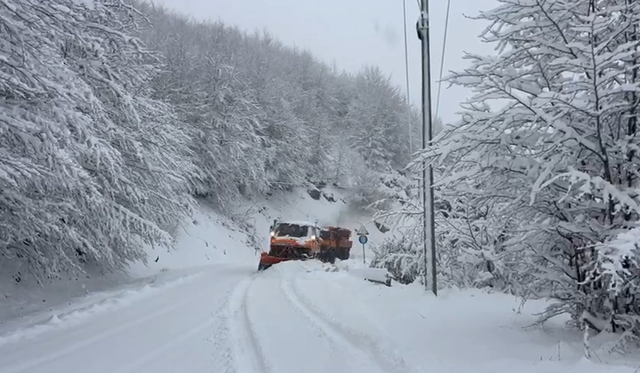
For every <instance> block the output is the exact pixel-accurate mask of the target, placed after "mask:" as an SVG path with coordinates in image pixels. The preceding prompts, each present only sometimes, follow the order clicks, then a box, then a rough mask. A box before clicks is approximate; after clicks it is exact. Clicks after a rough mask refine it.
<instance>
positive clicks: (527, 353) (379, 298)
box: [0, 261, 634, 373]
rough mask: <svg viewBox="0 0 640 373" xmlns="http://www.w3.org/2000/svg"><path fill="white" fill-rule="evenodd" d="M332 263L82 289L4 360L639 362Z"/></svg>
mask: <svg viewBox="0 0 640 373" xmlns="http://www.w3.org/2000/svg"><path fill="white" fill-rule="evenodd" d="M352 264H353V263H352ZM330 268H331V267H330V266H328V265H323V264H321V263H317V262H313V261H310V262H289V263H282V264H280V265H277V266H274V267H272V268H270V269H269V270H267V271H264V272H261V273H256V271H255V267H254V266H231V265H226V266H220V265H217V266H210V267H202V268H198V269H191V270H185V271H182V272H181V273H179V275H176V274H175V273H166V274H164V275H160V276H158V277H157V278H155V279H154V281H153V282H152V283H138V284H137V285H135V286H130V287H128V288H124V289H120V290H119V291H111V292H105V293H101V294H102V295H100V294H97V295H93V296H91V297H88V298H86V299H84V300H83V299H80V300H78V301H76V302H72V304H70V305H69V307H66V308H60V309H58V310H57V311H52V312H48V313H47V314H43V315H42V316H43V317H44V318H41V321H40V322H36V323H33V322H32V323H29V324H23V325H21V327H20V328H17V329H15V328H14V329H13V330H7V328H8V326H7V325H8V324H5V325H4V327H3V328H4V329H0V332H1V333H0V372H2V373H22V372H24V373H27V372H28V373H75V372H78V373H80V372H81V373H129V372H130V373H133V372H135V373H146V372H148V373H166V372H185V373H200V372H202V373H204V372H207V373H210V372H215V373H218V372H220V373H222V372H236V373H300V372H305V373H316V372H317V373H320V372H331V373H342V372H345V373H346V372H349V373H357V372H363V373H365V372H366V373H377V372H387V373H396V372H397V373H400V372H402V373H414V372H415V373H417V372H427V371H428V372H468V371H474V372H481V373H482V372H494V373H495V372H501V371H505V372H506V371H508V372H527V373H528V372H539V371H543V370H544V371H547V372H572V371H575V372H578V371H580V372H582V373H585V372H608V371H620V372H632V371H634V368H631V367H628V366H627V367H624V366H617V367H611V366H610V367H606V366H604V365H600V364H594V363H592V362H589V361H585V360H584V359H582V357H581V350H580V346H579V345H576V344H574V343H573V342H571V341H572V340H574V339H575V338H574V336H572V335H569V334H567V333H564V332H560V333H559V334H552V335H550V334H549V331H545V332H542V331H533V332H532V331H529V332H526V331H522V330H520V328H519V326H524V325H525V324H526V323H529V322H530V321H531V320H532V319H531V318H530V317H527V316H518V315H516V314H515V313H514V312H513V309H512V308H510V307H511V305H510V303H513V304H516V303H517V301H514V300H512V298H510V297H508V296H501V295H490V294H486V293H481V292H471V293H462V292H461V293H455V292H454V293H450V294H449V295H447V294H446V293H445V294H443V296H442V297H441V298H440V299H434V298H433V297H430V296H429V295H428V294H427V295H425V293H424V292H422V291H421V290H419V288H417V287H401V286H398V287H392V288H387V287H384V286H382V285H377V284H372V283H369V282H367V281H363V280H362V278H358V277H357V276H354V275H353V274H354V273H355V271H349V270H348V268H347V267H346V266H345V265H344V263H343V267H342V268H340V270H338V271H336V272H333V271H327V270H328V269H330ZM331 269H332V270H336V268H331ZM52 315H53V316H52ZM425 315H427V317H425ZM31 320H32V321H33V320H35V319H33V318H32V319H31ZM628 365H633V364H628ZM609 369H611V370H609Z"/></svg>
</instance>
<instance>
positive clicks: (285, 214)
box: [0, 187, 385, 331]
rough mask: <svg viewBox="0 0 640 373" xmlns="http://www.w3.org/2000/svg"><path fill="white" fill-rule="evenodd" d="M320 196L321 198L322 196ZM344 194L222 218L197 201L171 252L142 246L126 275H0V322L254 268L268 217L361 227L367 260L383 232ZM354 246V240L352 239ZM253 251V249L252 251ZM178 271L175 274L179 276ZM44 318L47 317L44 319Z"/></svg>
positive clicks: (246, 207) (281, 199)
mask: <svg viewBox="0 0 640 373" xmlns="http://www.w3.org/2000/svg"><path fill="white" fill-rule="evenodd" d="M325 196H326V197H325ZM346 196H347V194H346V193H345V192H344V191H342V190H338V189H335V188H331V187H327V188H326V189H323V194H322V196H321V197H320V199H318V200H316V199H313V198H312V197H311V196H310V195H309V194H308V193H307V190H306V189H304V188H296V189H294V190H293V192H284V191H281V192H277V193H274V194H273V195H272V196H270V197H268V198H267V199H265V200H262V201H260V202H255V203H244V204H241V205H240V206H238V207H237V208H236V209H235V214H233V215H234V216H233V218H229V217H226V216H224V215H222V214H220V213H218V212H216V211H215V210H214V209H212V208H210V207H208V206H207V205H206V203H205V202H202V203H201V204H200V205H199V206H198V207H197V209H196V211H195V212H194V215H193V217H192V219H186V220H184V221H183V223H182V225H181V226H180V227H179V231H178V232H177V237H176V240H177V242H176V245H175V246H176V247H175V250H171V251H167V250H158V249H154V248H152V247H149V246H147V247H146V252H147V255H148V262H147V263H146V264H143V263H141V262H139V263H136V264H134V265H132V266H131V267H130V270H129V273H128V274H127V275H123V274H114V275H108V276H99V275H98V274H97V273H89V274H87V275H86V276H80V277H72V278H61V279H57V280H52V282H51V283H46V284H45V287H44V288H42V287H40V286H38V285H37V284H36V283H35V281H34V280H33V278H32V277H30V276H28V275H27V276H24V277H22V278H20V279H15V278H12V277H13V276H11V277H10V276H7V275H8V274H11V273H12V272H10V271H0V276H3V277H2V278H1V281H0V294H2V295H3V301H2V302H0V323H6V322H7V321H6V320H8V319H12V318H14V317H16V316H21V317H22V318H25V317H27V318H29V317H34V318H35V319H39V318H42V316H41V315H39V314H35V315H32V314H33V313H34V312H36V311H42V310H45V311H47V310H49V309H51V308H52V307H57V306H60V305H61V304H64V303H68V301H69V300H70V299H72V298H75V297H79V296H83V295H86V294H88V293H93V292H96V291H106V290H109V289H111V288H113V287H116V286H122V285H124V284H128V285H131V286H136V285H137V284H143V283H146V282H148V281H153V280H154V278H155V276H157V275H158V274H161V273H164V272H167V271H168V272H173V271H182V272H184V271H185V270H189V269H190V268H194V267H201V266H206V265H215V264H239V265H249V266H254V267H255V268H256V269H257V264H258V259H259V250H268V245H269V239H268V237H269V236H268V234H269V227H270V225H271V223H272V221H273V219H282V220H307V221H316V220H317V221H318V223H319V224H323V225H340V226H345V227H347V228H350V229H352V230H355V229H357V228H358V227H359V226H360V225H361V224H365V225H366V227H367V230H368V231H369V232H370V233H371V240H370V244H368V245H367V254H366V256H367V259H369V258H372V252H371V251H370V250H371V249H370V248H371V245H372V244H373V245H375V244H376V243H380V242H381V241H382V240H383V239H384V236H385V235H384V234H382V233H380V231H378V230H377V229H376V228H375V225H373V224H371V223H370V222H369V217H367V216H366V214H362V213H358V212H357V211H353V209H351V208H350V207H349V206H348V205H347V203H346V202H345V198H346ZM353 240H354V242H355V240H356V237H353ZM256 249H258V250H256ZM361 258H362V247H361V245H359V244H357V243H354V249H353V259H352V260H361ZM179 273H180V272H179ZM45 317H48V316H45ZM1 330H2V329H1V328H0V331H1Z"/></svg>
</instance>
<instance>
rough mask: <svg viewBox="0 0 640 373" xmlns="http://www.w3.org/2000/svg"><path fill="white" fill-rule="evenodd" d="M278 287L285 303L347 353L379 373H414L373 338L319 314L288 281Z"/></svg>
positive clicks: (400, 359)
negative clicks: (370, 363) (362, 356)
mask: <svg viewBox="0 0 640 373" xmlns="http://www.w3.org/2000/svg"><path fill="white" fill-rule="evenodd" d="M281 287H282V290H283V292H284V294H285V296H286V297H287V300H289V302H290V303H291V304H292V305H293V306H294V307H296V308H298V309H299V310H300V311H301V312H302V313H303V314H304V315H305V316H306V317H307V318H308V319H309V320H310V321H311V322H313V323H314V324H315V325H317V326H318V327H319V328H320V329H322V331H323V333H324V334H325V335H327V336H329V337H330V338H332V339H333V340H334V341H336V342H338V343H340V344H342V345H343V346H346V347H347V348H349V349H355V350H357V351H360V352H361V353H363V354H365V355H366V356H368V357H369V358H370V359H371V360H372V361H374V362H376V365H378V366H379V367H380V368H382V371H383V372H397V373H417V370H416V369H414V368H412V367H410V366H409V365H408V364H407V362H406V361H405V360H404V359H403V358H402V357H401V356H399V355H398V354H397V353H395V352H393V351H392V350H390V349H389V348H385V347H383V346H381V344H380V342H378V341H376V339H375V338H374V337H373V336H371V335H367V334H365V333H362V332H360V331H356V330H354V329H352V328H349V327H348V326H346V325H344V324H342V323H340V322H339V321H337V320H335V318H334V317H331V316H330V315H328V314H326V313H324V312H322V311H319V310H318V309H317V307H315V305H313V304H312V303H311V302H309V300H308V299H306V298H305V297H304V296H302V295H300V292H299V291H298V290H297V289H296V286H295V284H294V283H293V281H292V280H287V279H286V278H283V279H282V282H281ZM362 346H364V348H363V347H362Z"/></svg>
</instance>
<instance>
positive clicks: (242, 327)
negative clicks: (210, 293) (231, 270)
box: [228, 274, 270, 373]
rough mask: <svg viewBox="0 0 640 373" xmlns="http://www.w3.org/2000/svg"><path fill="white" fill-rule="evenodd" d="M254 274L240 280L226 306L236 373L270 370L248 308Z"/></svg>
mask: <svg viewBox="0 0 640 373" xmlns="http://www.w3.org/2000/svg"><path fill="white" fill-rule="evenodd" d="M255 276H256V274H254V275H252V276H251V277H250V278H248V279H245V280H242V281H241V282H240V284H239V285H238V287H236V290H235V291H234V293H233V295H232V296H231V301H230V304H229V308H228V311H229V322H230V328H229V329H230V332H231V335H230V336H231V339H233V352H234V353H233V356H234V361H235V364H236V373H268V372H269V371H270V369H269V367H268V365H267V363H266V360H265V358H264V353H263V351H262V349H261V348H260V344H259V343H258V339H257V336H256V332H255V328H254V327H253V322H252V321H251V318H250V316H249V310H248V305H249V304H248V303H249V302H248V299H249V292H250V290H251V285H252V284H253V281H254V280H255V278H256V277H255Z"/></svg>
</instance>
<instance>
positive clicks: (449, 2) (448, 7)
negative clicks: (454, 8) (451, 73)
mask: <svg viewBox="0 0 640 373" xmlns="http://www.w3.org/2000/svg"><path fill="white" fill-rule="evenodd" d="M450 10H451V0H447V15H446V16H445V21H444V38H443V41H442V56H440V78H438V96H437V98H436V115H435V117H434V119H435V118H438V111H439V110H440V90H441V89H442V70H443V69H444V55H445V52H446V49H447V34H448V31H449V13H450Z"/></svg>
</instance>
